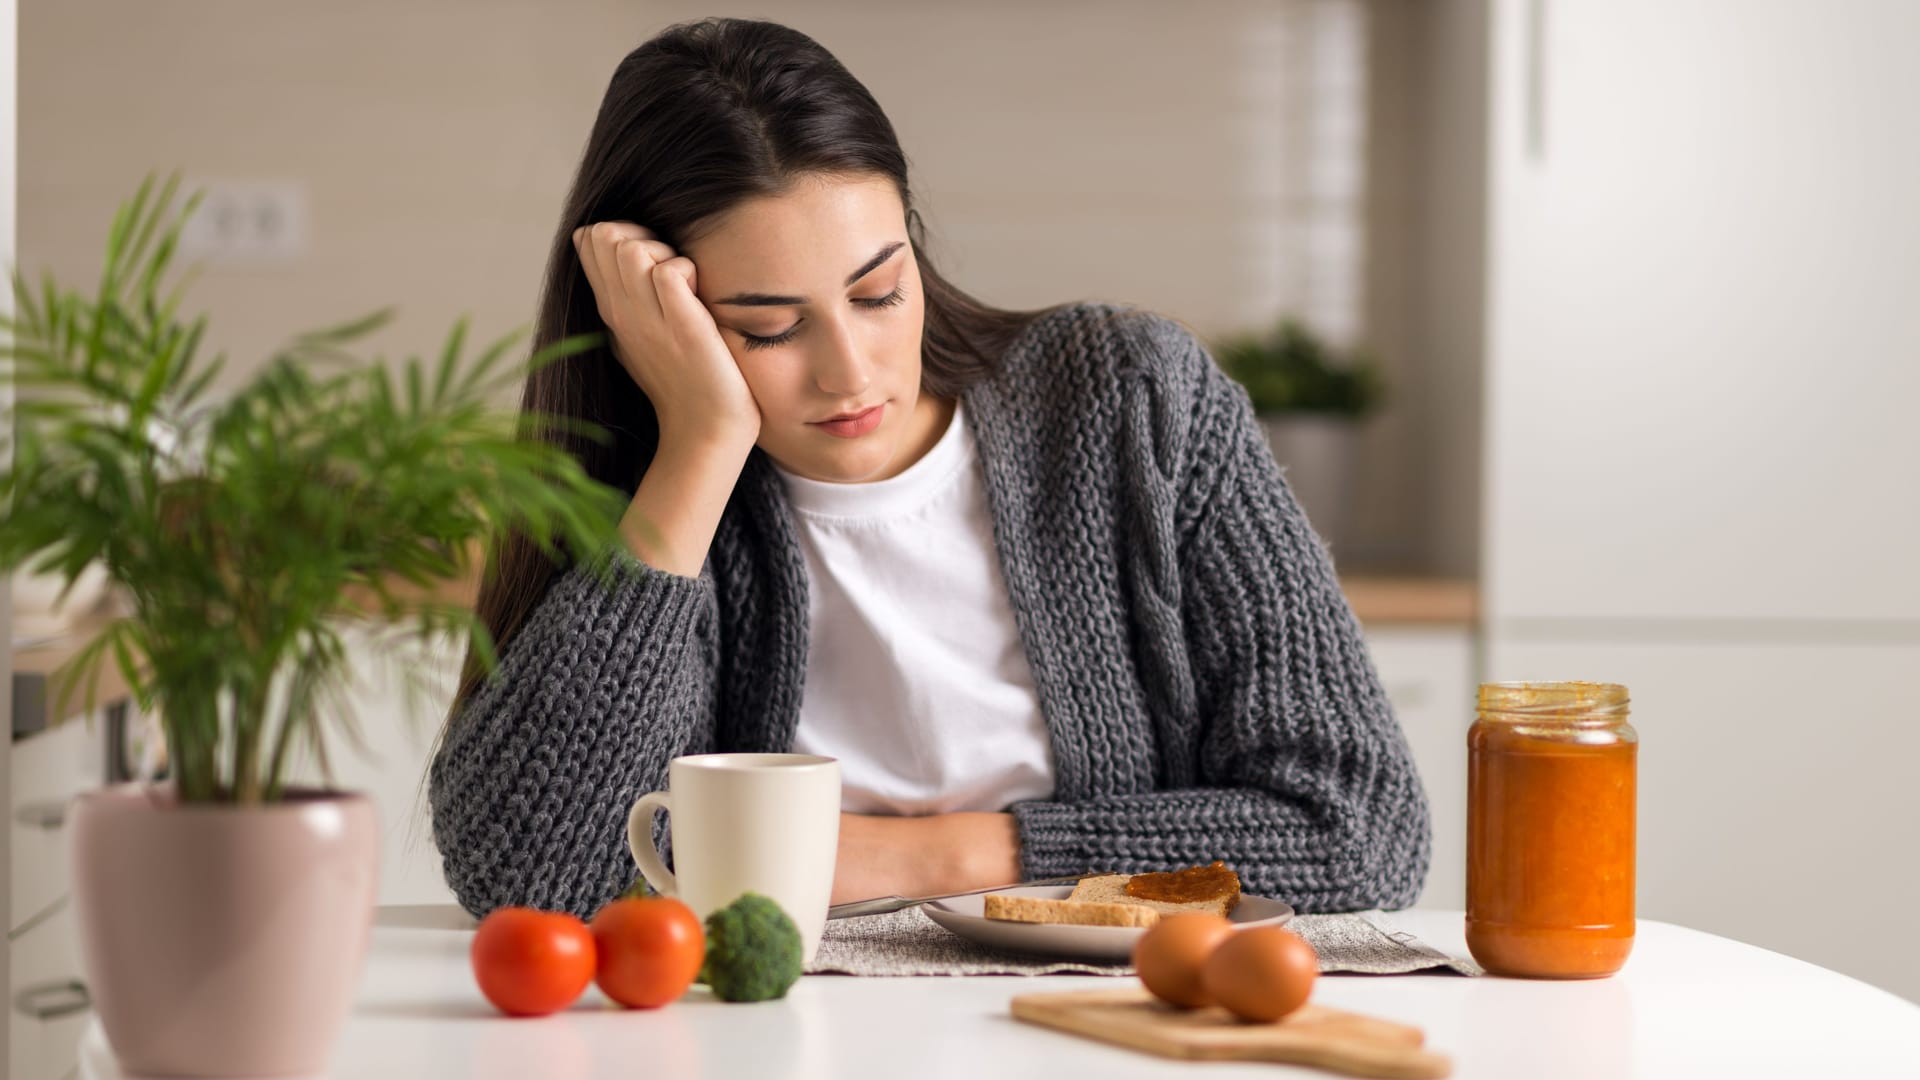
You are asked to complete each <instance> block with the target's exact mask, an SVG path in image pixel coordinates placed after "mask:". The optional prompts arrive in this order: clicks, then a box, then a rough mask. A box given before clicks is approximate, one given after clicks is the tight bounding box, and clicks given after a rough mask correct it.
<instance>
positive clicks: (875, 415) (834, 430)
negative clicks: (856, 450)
mask: <svg viewBox="0 0 1920 1080" xmlns="http://www.w3.org/2000/svg"><path fill="white" fill-rule="evenodd" d="M886 407H887V403H886V402H884V401H883V402H881V403H880V404H878V405H875V406H873V407H872V408H870V409H864V410H862V411H860V412H857V413H851V414H842V415H840V416H836V417H834V418H832V419H830V420H817V421H815V422H814V424H813V426H814V427H817V428H819V429H820V430H821V431H824V432H826V433H827V434H829V435H834V436H838V437H839V438H842V439H857V438H859V437H860V436H862V435H865V434H867V433H868V432H870V431H872V430H873V429H874V428H877V427H879V426H880V418H881V417H882V416H883V415H884V414H885V410H886Z"/></svg>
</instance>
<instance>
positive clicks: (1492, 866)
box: [1467, 682, 1640, 979]
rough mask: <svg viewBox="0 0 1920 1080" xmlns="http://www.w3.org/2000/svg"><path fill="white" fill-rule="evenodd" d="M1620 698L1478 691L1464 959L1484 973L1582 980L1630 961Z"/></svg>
mask: <svg viewBox="0 0 1920 1080" xmlns="http://www.w3.org/2000/svg"><path fill="white" fill-rule="evenodd" d="M1639 744H1640V736H1639V734H1638V733H1636V732H1635V731H1634V730H1633V725H1631V724H1629V723H1628V722H1627V688H1626V687H1624V686H1618V685H1615V684H1613V683H1589V682H1555V683H1488V684H1485V685H1483V686H1481V687H1480V709H1479V715H1478V717H1477V718H1476V719H1475V720H1474V724H1473V727H1472V728H1471V729H1469V730H1468V732H1467V947H1468V948H1469V949H1470V950H1472V952H1473V958H1474V959H1475V960H1478V961H1479V962H1480V966H1482V967H1484V968H1486V969H1487V970H1488V971H1490V972H1492V973H1494V974H1496V975H1518V976H1525V977H1531V978H1546V979H1590V978H1598V977H1600V976H1604V975H1611V974H1613V973H1614V972H1616V971H1618V970H1620V966H1621V965H1622V964H1625V963H1626V961H1627V953H1628V952H1630V951H1631V950H1632V949H1633V887H1634V886H1633V877H1634V874H1633V871H1634V798H1635V790H1634V789H1635V762H1636V757H1637V751H1638V749H1639Z"/></svg>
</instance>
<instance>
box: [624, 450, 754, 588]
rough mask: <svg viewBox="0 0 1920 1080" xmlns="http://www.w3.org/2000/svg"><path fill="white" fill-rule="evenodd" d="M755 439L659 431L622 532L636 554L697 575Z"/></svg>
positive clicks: (683, 573)
mask: <svg viewBox="0 0 1920 1080" xmlns="http://www.w3.org/2000/svg"><path fill="white" fill-rule="evenodd" d="M752 450H753V440H752V439H748V438H744V437H731V436H726V435H721V434H715V435H711V436H707V437H703V438H697V439H671V440H670V439H668V438H666V437H665V435H664V434H663V436H662V438H661V441H660V450H659V452H658V453H656V454H655V455H654V458H653V462H652V464H650V465H649V466H648V467H647V473H646V475H645V476H644V477H642V478H641V480H640V487H639V489H638V490H636V491H635V492H634V493H633V501H632V502H630V503H628V504H627V511H626V513H625V514H624V515H622V516H621V518H620V534H621V536H622V538H623V539H624V540H625V541H626V544H627V549H628V550H629V551H631V552H633V555H634V557H635V558H637V559H639V560H640V561H641V562H643V563H645V564H647V565H648V566H651V567H653V568H655V569H657V570H664V571H666V572H667V573H669V574H678V575H680V576H681V577H699V576H700V567H701V565H702V564H704V563H705V562H706V561H707V549H708V548H709V547H710V546H712V544H713V534H714V532H715V531H716V530H717V529H719V527H720V515H721V514H722V513H723V512H724V511H725V510H726V508H727V499H728V498H729V497H731V496H732V494H733V488H734V485H735V484H736V483H737V482H738V481H739V479H740V469H741V467H742V466H743V465H745V464H746V460H747V455H748V454H749V453H750V452H752Z"/></svg>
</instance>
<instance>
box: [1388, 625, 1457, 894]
mask: <svg viewBox="0 0 1920 1080" xmlns="http://www.w3.org/2000/svg"><path fill="white" fill-rule="evenodd" d="M1366 638H1367V651H1368V652H1369V653H1370V654H1371V655H1372V656H1373V663H1374V667H1375V668H1376V669H1377V670H1378V671H1379V673H1380V683H1381V685H1382V686H1383V687H1384V688H1385V689H1386V692H1387V699H1388V700H1389V701H1390V702H1392V704H1393V711H1394V715H1395V716H1397V717H1398V718H1399V720H1400V727H1401V729H1402V730H1404V731H1405V732H1406V733H1407V743H1408V745H1409V746H1410V747H1411V749H1412V751H1413V763H1414V767H1415V768H1417V769H1419V771H1420V780H1421V783H1423V784H1424V785H1425V786H1426V789H1427V801H1428V804H1429V805H1430V807H1431V811H1432V814H1433V862H1432V864H1431V867H1430V868H1429V869H1428V871H1427V885H1426V889H1425V890H1424V891H1423V892H1421V894H1420V899H1419V900H1418V901H1417V903H1418V904H1419V905H1420V906H1425V907H1448V908H1457V907H1462V906H1464V905H1465V904H1466V896H1467V728H1468V727H1469V726H1470V725H1471V724H1472V723H1473V707H1474V691H1475V688H1476V687H1477V686H1478V684H1479V678H1478V674H1477V671H1476V669H1475V661H1476V658H1475V651H1474V638H1473V633H1472V630H1471V628H1470V627H1469V626H1467V625H1466V624H1460V625H1447V626H1420V625H1415V624H1403V623H1373V624H1368V625H1367V626H1366Z"/></svg>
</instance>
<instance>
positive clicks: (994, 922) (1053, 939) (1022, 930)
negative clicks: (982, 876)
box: [921, 885, 1293, 960]
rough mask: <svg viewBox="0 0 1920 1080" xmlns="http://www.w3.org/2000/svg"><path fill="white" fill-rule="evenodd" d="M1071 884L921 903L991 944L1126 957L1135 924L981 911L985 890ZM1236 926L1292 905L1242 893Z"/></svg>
mask: <svg viewBox="0 0 1920 1080" xmlns="http://www.w3.org/2000/svg"><path fill="white" fill-rule="evenodd" d="M1072 893H1073V886H1071V885H1028V886H1024V887H1021V888H1017V889H1001V890H1000V891H999V892H996V893H991V894H989V893H982V894H980V895H977V896H956V897H954V898H953V899H951V900H935V901H934V902H932V903H930V904H926V905H923V906H922V907H921V910H922V911H925V912H926V913H927V917H928V918H930V919H932V920H933V921H934V922H937V923H939V924H940V925H941V926H944V927H946V928H947V929H948V930H951V931H952V932H954V933H956V934H959V935H960V936H961V937H963V938H968V939H970V940H973V941H977V942H979V943H980V944H982V945H987V946H990V947H992V948H996V949H1009V950H1012V951H1014V952H1024V953H1039V954H1041V955H1043V956H1069V957H1073V958H1074V959H1076V960H1131V959H1132V958H1133V943H1134V942H1136V941H1139V940H1140V935H1141V934H1144V933H1146V928H1145V927H1141V926H1058V925H1055V924H1053V923H1023V922H1007V921H1006V920H1004V919H989V918H987V916H986V907H987V899H986V898H987V896H989V895H993V896H1032V897H1037V898H1039V899H1042V900H1065V899H1066V898H1067V897H1068V896H1069V895H1071V894H1072ZM1228 918H1229V919H1232V920H1233V922H1234V923H1235V925H1236V926H1237V927H1238V928H1240V929H1245V928H1246V927H1249V926H1279V925H1281V924H1283V923H1285V922H1286V921H1287V920H1288V919H1291V918H1293V907H1292V905H1289V904H1284V903H1281V902H1280V901H1278V900H1269V899H1267V898H1266V897H1264V896H1248V895H1245V894H1242V895H1241V897H1240V903H1239V904H1237V905H1235V907H1234V909H1233V914H1232V915H1229V916H1228Z"/></svg>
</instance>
